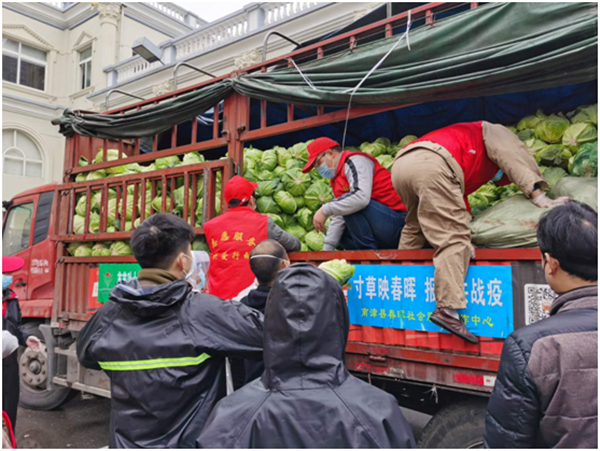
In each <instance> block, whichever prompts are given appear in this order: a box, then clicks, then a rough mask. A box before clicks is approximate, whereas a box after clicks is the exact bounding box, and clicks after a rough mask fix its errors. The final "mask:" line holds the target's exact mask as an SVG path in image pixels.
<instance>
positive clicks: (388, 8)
mask: <svg viewBox="0 0 600 451" xmlns="http://www.w3.org/2000/svg"><path fill="white" fill-rule="evenodd" d="M385 6H386V17H387V18H388V19H389V18H390V17H392V2H388V3H386V5H385Z"/></svg>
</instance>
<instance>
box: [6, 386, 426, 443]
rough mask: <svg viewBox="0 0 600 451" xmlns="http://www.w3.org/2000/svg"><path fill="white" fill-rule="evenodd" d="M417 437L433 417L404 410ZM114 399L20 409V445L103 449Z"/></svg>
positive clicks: (79, 399)
mask: <svg viewBox="0 0 600 451" xmlns="http://www.w3.org/2000/svg"><path fill="white" fill-rule="evenodd" d="M402 410H403V412H404V415H405V416H406V418H407V420H408V421H409V423H410V424H411V426H412V427H413V431H414V432H415V436H417V434H419V433H420V431H421V429H422V428H423V427H424V426H425V424H426V423H427V421H428V420H429V416H428V415H424V414H421V413H419V412H414V411H412V410H408V409H402ZM109 418H110V400H108V399H104V398H92V399H85V400H83V399H81V396H80V395H78V397H77V398H75V399H73V400H72V401H70V402H69V403H67V404H65V405H64V406H62V407H60V408H59V409H57V410H54V411H51V412H41V411H33V410H26V409H19V414H18V420H17V433H16V439H17V446H18V447H19V448H102V447H105V446H108V422H109Z"/></svg>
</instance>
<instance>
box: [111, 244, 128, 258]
mask: <svg viewBox="0 0 600 451" xmlns="http://www.w3.org/2000/svg"><path fill="white" fill-rule="evenodd" d="M110 254H111V255H117V256H125V255H131V254H132V252H131V247H130V246H129V244H127V243H126V242H125V241H115V242H114V243H112V244H111V245H110Z"/></svg>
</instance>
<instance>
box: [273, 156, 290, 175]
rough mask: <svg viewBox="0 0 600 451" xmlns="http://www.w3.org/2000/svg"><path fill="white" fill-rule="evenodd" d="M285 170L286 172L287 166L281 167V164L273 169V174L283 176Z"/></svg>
mask: <svg viewBox="0 0 600 451" xmlns="http://www.w3.org/2000/svg"><path fill="white" fill-rule="evenodd" d="M288 161H289V160H288ZM284 172H285V168H284V167H281V166H277V167H276V168H275V169H273V175H274V176H276V177H281V176H282V175H283V173H284Z"/></svg>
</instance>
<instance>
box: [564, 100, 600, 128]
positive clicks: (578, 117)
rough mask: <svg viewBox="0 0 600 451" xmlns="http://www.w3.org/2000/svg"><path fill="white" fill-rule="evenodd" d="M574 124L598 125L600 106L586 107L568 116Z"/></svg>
mask: <svg viewBox="0 0 600 451" xmlns="http://www.w3.org/2000/svg"><path fill="white" fill-rule="evenodd" d="M567 117H569V118H570V119H571V122H572V123H573V124H579V123H588V124H594V125H598V104H597V103H596V104H594V105H584V106H580V107H579V108H577V109H576V110H575V111H571V112H570V113H569V114H567Z"/></svg>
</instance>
